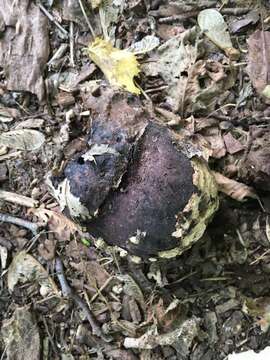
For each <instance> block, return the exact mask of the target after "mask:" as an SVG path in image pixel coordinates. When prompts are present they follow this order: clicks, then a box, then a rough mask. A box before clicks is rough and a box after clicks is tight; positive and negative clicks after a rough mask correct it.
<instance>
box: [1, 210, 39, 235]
mask: <svg viewBox="0 0 270 360" xmlns="http://www.w3.org/2000/svg"><path fill="white" fill-rule="evenodd" d="M1 221H2V222H6V223H9V224H14V225H18V226H22V227H25V228H26V229H28V230H30V231H32V233H33V234H34V235H36V234H37V232H38V229H39V225H37V224H34V223H32V222H30V221H27V220H23V219H21V218H18V217H15V216H12V215H8V214H3V213H0V222H1Z"/></svg>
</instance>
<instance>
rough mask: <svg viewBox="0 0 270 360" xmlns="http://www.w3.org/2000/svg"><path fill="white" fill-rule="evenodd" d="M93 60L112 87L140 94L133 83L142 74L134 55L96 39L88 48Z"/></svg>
mask: <svg viewBox="0 0 270 360" xmlns="http://www.w3.org/2000/svg"><path fill="white" fill-rule="evenodd" d="M88 53H89V57H90V58H91V60H92V61H93V62H94V63H95V64H96V65H97V66H98V67H99V68H100V69H101V70H102V72H103V73H104V75H105V76H106V78H107V80H108V81H109V83H110V84H111V85H112V86H117V87H121V88H123V89H125V90H127V91H129V92H131V93H133V94H137V95H138V94H140V89H139V88H137V87H136V86H135V84H134V82H133V78H134V76H137V75H138V74H139V72H140V70H139V64H138V62H137V59H136V57H135V55H134V54H132V53H131V52H129V51H128V50H119V49H117V48H114V47H113V46H112V44H111V43H110V42H109V41H105V40H102V39H100V38H96V39H95V40H94V42H93V43H92V44H90V45H89V46H88Z"/></svg>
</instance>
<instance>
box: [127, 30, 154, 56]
mask: <svg viewBox="0 0 270 360" xmlns="http://www.w3.org/2000/svg"><path fill="white" fill-rule="evenodd" d="M159 43H160V41H159V38H158V37H157V36H154V35H147V36H145V37H144V38H142V40H141V41H138V42H136V43H134V44H133V45H131V46H130V47H129V50H130V51H131V52H133V53H134V54H145V53H147V52H149V51H152V50H154V49H155V48H156V47H158V46H159Z"/></svg>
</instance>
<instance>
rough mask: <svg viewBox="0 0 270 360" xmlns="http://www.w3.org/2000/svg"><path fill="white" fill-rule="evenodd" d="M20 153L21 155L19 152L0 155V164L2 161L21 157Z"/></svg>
mask: <svg viewBox="0 0 270 360" xmlns="http://www.w3.org/2000/svg"><path fill="white" fill-rule="evenodd" d="M21 153H22V152H21V151H14V152H12V153H8V154H5V155H1V156H0V162H1V161H4V160H9V159H12V158H16V157H19V156H20V155H21Z"/></svg>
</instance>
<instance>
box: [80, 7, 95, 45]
mask: <svg viewBox="0 0 270 360" xmlns="http://www.w3.org/2000/svg"><path fill="white" fill-rule="evenodd" d="M78 1H79V4H80V8H81V10H82V13H83V16H84V18H85V21H86V23H87V25H88V27H89V30H90V32H91V35H92V36H93V38H95V37H96V34H95V32H94V29H93V28H92V25H91V23H90V21H89V19H88V16H87V14H86V12H85V9H84V6H83V3H82V0H78Z"/></svg>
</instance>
